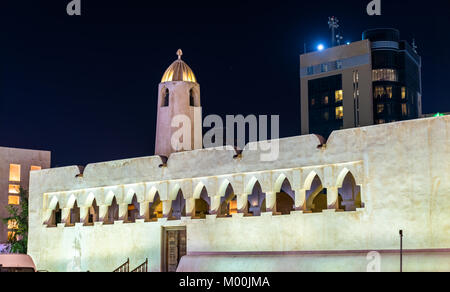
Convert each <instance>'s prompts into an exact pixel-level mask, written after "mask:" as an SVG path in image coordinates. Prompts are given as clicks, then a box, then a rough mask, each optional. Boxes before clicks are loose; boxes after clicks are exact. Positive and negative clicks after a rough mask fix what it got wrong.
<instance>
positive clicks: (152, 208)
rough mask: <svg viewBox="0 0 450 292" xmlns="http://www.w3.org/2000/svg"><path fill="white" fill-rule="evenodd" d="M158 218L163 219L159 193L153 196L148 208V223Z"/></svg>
mask: <svg viewBox="0 0 450 292" xmlns="http://www.w3.org/2000/svg"><path fill="white" fill-rule="evenodd" d="M158 218H163V209H162V201H161V197H160V196H159V193H158V192H156V193H155V194H154V195H153V198H152V200H151V201H150V203H149V208H148V218H147V220H148V221H157V220H158Z"/></svg>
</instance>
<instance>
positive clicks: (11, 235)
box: [8, 231, 16, 241]
mask: <svg viewBox="0 0 450 292" xmlns="http://www.w3.org/2000/svg"><path fill="white" fill-rule="evenodd" d="M14 236H16V233H15V232H14V231H8V241H12V240H13V239H14Z"/></svg>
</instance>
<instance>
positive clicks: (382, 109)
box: [377, 104, 384, 114]
mask: <svg viewBox="0 0 450 292" xmlns="http://www.w3.org/2000/svg"><path fill="white" fill-rule="evenodd" d="M382 112H384V104H378V105H377V113H379V114H381V113H382Z"/></svg>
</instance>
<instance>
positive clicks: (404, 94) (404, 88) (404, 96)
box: [402, 87, 406, 99]
mask: <svg viewBox="0 0 450 292" xmlns="http://www.w3.org/2000/svg"><path fill="white" fill-rule="evenodd" d="M405 98H406V87H402V99H405Z"/></svg>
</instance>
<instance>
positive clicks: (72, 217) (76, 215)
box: [66, 200, 81, 226]
mask: <svg viewBox="0 0 450 292" xmlns="http://www.w3.org/2000/svg"><path fill="white" fill-rule="evenodd" d="M69 213H70V214H69V218H67V219H68V222H67V223H66V226H75V223H80V222H81V218H80V208H79V207H78V203H77V200H75V201H74V202H73V204H72V208H70V212H69Z"/></svg>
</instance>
